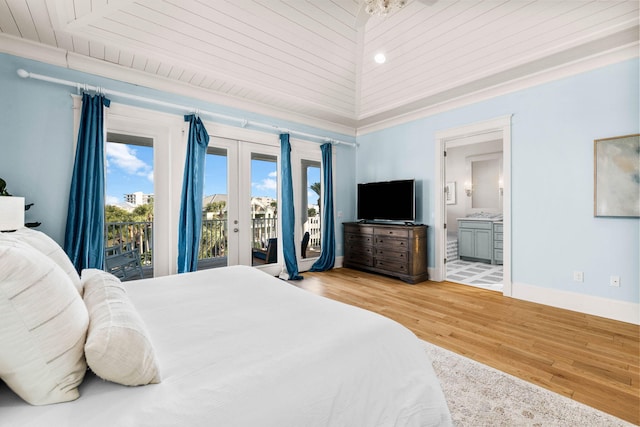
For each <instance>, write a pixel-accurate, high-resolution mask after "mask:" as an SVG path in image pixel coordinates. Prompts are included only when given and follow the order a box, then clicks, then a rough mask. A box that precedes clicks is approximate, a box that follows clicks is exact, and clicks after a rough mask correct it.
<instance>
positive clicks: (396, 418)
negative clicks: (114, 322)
mask: <svg viewBox="0 0 640 427" xmlns="http://www.w3.org/2000/svg"><path fill="white" fill-rule="evenodd" d="M0 234H1V233H0ZM1 242H2V241H1V240H0V255H2V253H1V252H2V243H1ZM5 249H6V245H5ZM1 269H2V261H1V260H0V270H1ZM94 273H95V274H96V275H97V274H98V273H96V272H94ZM99 274H100V275H106V274H107V273H103V272H100V273H99ZM83 279H84V272H83ZM1 280H5V282H6V281H8V280H13V279H12V278H11V276H9V277H8V278H7V275H5V276H4V279H3V276H2V274H1V273H0V283H1ZM108 280H111V279H108ZM122 286H123V287H125V288H126V294H127V298H128V299H129V300H130V302H131V303H132V304H133V306H134V307H135V310H136V312H137V314H138V315H139V316H140V318H141V319H142V320H143V321H144V325H145V327H146V331H147V332H148V335H149V337H150V340H151V341H152V343H153V348H154V351H155V357H156V358H157V363H158V366H159V370H160V377H161V381H160V382H159V383H156V384H148V385H144V386H137V387H132V386H124V385H121V384H117V383H114V382H111V381H105V380H103V379H101V378H99V377H98V376H97V375H95V374H94V373H93V372H91V370H88V371H87V372H86V374H85V375H84V378H83V379H82V381H81V384H80V385H79V387H78V389H79V398H77V399H75V400H72V401H68V402H63V403H55V404H47V405H41V406H34V405H30V404H28V403H26V402H25V401H24V400H23V399H21V398H20V397H19V396H18V395H17V394H15V393H14V392H13V391H12V390H11V389H9V387H7V386H6V385H5V384H0V425H2V426H5V425H6V426H42V425H47V426H51V425H55V426H75V425H91V426H176V425H188V426H199V425H203V426H204V425H206V426H225V427H226V426H252V427H255V426H274V427H275V426H277V427H286V426H291V427H294V426H295V427H300V426H305V427H308V426H345V427H357V426H367V427H368V426H446V425H450V424H451V418H450V414H449V411H448V408H447V405H446V402H445V399H444V395H443V393H442V390H441V388H440V384H439V382H438V379H437V377H436V375H435V373H434V371H433V369H432V367H431V363H430V361H429V359H428V358H427V356H426V355H425V353H424V351H423V349H422V346H421V344H420V342H419V340H418V339H417V338H416V337H415V335H413V333H412V332H410V331H409V330H408V329H406V328H405V327H403V326H401V325H400V324H398V323H396V322H394V321H391V320H390V319H387V318H385V317H383V316H380V315H377V314H375V313H372V312H369V311H366V310H362V309H358V308H356V307H352V306H349V305H346V304H342V303H339V302H336V301H332V300H329V299H326V298H323V297H320V296H316V295H313V294H310V293H308V292H306V291H303V290H300V289H298V288H296V287H295V286H293V285H291V284H289V283H287V282H285V281H282V280H279V279H277V278H274V277H271V276H269V275H267V274H265V273H263V272H261V271H259V270H257V269H254V268H252V267H245V266H234V267H224V268H219V269H215V270H206V271H199V272H194V273H186V274H180V275H173V276H166V277H159V278H153V279H144V280H139V281H135V282H127V283H126V285H122ZM86 297H87V296H86V290H85V299H86ZM87 342H88V339H87ZM2 345H4V343H0V346H2ZM87 357H88V356H87ZM0 374H1V373H0Z"/></svg>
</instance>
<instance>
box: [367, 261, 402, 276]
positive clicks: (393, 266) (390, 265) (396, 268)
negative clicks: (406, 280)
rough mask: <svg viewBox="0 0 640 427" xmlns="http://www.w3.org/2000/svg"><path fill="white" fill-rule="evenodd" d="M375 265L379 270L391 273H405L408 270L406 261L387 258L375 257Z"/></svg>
mask: <svg viewBox="0 0 640 427" xmlns="http://www.w3.org/2000/svg"><path fill="white" fill-rule="evenodd" d="M375 267H376V268H379V269H381V270H388V271H390V272H393V273H403V274H406V273H407V272H408V271H409V265H408V264H407V263H406V262H401V261H392V260H387V259H376V262H375Z"/></svg>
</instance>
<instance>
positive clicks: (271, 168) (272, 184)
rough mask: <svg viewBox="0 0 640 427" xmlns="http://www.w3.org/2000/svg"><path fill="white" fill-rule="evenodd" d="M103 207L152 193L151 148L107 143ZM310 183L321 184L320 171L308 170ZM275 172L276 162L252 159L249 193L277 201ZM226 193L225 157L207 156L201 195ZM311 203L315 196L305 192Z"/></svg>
mask: <svg viewBox="0 0 640 427" xmlns="http://www.w3.org/2000/svg"><path fill="white" fill-rule="evenodd" d="M105 145H106V152H107V196H106V204H115V203H121V202H123V201H124V195H125V194H130V193H135V192H136V191H141V192H142V193H144V194H153V193H154V190H153V148H152V147H144V146H134V145H129V144H120V143H112V142H107V143H106V144H105ZM308 171H309V173H308V176H307V180H308V183H309V184H312V183H314V182H320V169H319V168H309V169H308ZM277 178H278V177H277V171H276V163H275V162H267V161H262V160H252V162H251V194H252V196H256V197H271V198H273V199H275V198H276V190H277V184H278V180H277ZM212 194H227V164H226V157H225V156H220V155H213V154H208V155H207V157H206V159H205V178H204V195H205V196H209V195H212ZM308 194H309V196H308V198H309V202H310V203H315V202H316V200H317V198H318V196H317V195H316V194H315V193H314V192H313V191H311V190H310V189H308Z"/></svg>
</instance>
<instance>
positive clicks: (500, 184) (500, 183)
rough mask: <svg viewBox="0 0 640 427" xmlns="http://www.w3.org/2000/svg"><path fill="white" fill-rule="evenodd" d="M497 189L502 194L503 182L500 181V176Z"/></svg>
mask: <svg viewBox="0 0 640 427" xmlns="http://www.w3.org/2000/svg"><path fill="white" fill-rule="evenodd" d="M498 190H499V191H500V195H501V196H502V195H504V182H503V181H502V177H500V179H499V180H498Z"/></svg>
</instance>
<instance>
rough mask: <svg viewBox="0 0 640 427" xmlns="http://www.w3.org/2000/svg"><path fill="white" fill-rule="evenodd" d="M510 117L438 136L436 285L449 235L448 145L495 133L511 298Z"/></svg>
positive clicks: (442, 273) (442, 271)
mask: <svg viewBox="0 0 640 427" xmlns="http://www.w3.org/2000/svg"><path fill="white" fill-rule="evenodd" d="M511 117H512V115H506V116H501V117H497V118H495V119H492V120H487V121H483V122H476V123H471V124H468V125H465V126H460V127H457V128H452V129H444V130H441V131H437V132H436V133H435V144H434V146H435V150H436V153H435V159H436V162H435V173H434V186H435V194H436V197H435V218H434V221H435V222H434V229H435V257H436V261H435V268H434V270H433V273H432V274H430V277H432V279H431V280H433V281H443V280H444V278H445V277H446V274H445V271H446V270H445V269H446V266H445V263H444V256H445V251H446V245H447V242H446V240H447V233H446V232H445V230H444V223H445V219H446V216H445V211H446V206H447V205H446V201H445V195H444V188H445V184H446V179H445V167H444V165H445V158H444V150H445V147H446V144H447V143H448V142H450V141H458V142H459V140H461V139H463V138H468V137H472V138H473V140H474V141H475V142H477V141H478V138H476V137H478V136H480V135H485V136H486V137H487V138H489V139H492V138H495V135H496V132H501V134H502V159H503V160H502V172H503V181H504V182H503V185H504V187H503V188H504V194H503V201H502V203H503V208H502V216H503V223H504V227H503V230H504V231H503V234H504V242H503V244H504V248H503V255H504V259H503V262H504V264H503V276H504V280H503V291H502V294H503V295H505V296H511V292H512V289H511Z"/></svg>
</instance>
